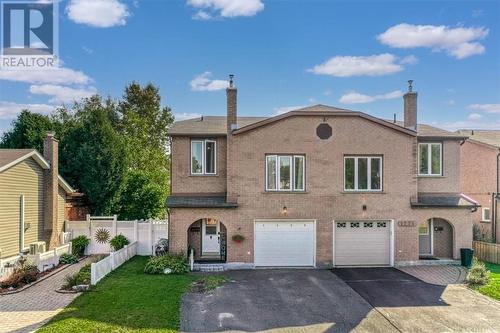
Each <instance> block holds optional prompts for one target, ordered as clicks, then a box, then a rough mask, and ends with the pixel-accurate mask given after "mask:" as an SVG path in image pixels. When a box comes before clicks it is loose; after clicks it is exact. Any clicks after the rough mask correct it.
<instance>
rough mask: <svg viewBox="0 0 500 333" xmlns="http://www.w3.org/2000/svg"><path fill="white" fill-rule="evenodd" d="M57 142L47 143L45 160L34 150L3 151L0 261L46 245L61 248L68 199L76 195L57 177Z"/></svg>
mask: <svg viewBox="0 0 500 333" xmlns="http://www.w3.org/2000/svg"><path fill="white" fill-rule="evenodd" d="M57 149H58V142H57V140H56V139H55V138H54V136H53V134H48V135H47V138H46V139H45V141H44V156H42V155H40V154H39V153H38V152H37V151H36V150H34V149H0V259H5V258H9V257H15V256H17V255H18V254H19V253H21V252H26V251H28V250H29V245H30V244H31V243H34V242H39V241H45V242H46V247H47V249H50V248H53V247H55V246H57V245H58V244H59V236H60V232H61V229H62V227H63V225H64V205H65V201H66V195H67V194H68V193H72V192H74V190H73V189H72V188H71V186H69V185H68V183H66V182H65V181H64V179H63V178H61V176H59V175H58V151H57Z"/></svg>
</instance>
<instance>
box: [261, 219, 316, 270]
mask: <svg viewBox="0 0 500 333" xmlns="http://www.w3.org/2000/svg"><path fill="white" fill-rule="evenodd" d="M314 230H315V228H314V221H311V220H301V221H297V220H292V221H286V220H258V221H255V266H314V251H315V245H314V243H315V237H314Z"/></svg>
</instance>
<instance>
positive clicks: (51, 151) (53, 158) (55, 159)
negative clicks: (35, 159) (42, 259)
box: [43, 132, 62, 249]
mask: <svg viewBox="0 0 500 333" xmlns="http://www.w3.org/2000/svg"><path fill="white" fill-rule="evenodd" d="M58 149H59V141H57V140H56V138H55V137H54V133H53V132H48V133H47V136H46V137H45V139H44V141H43V157H44V158H45V159H46V160H47V161H48V162H49V164H50V169H48V170H45V207H44V208H45V209H44V221H45V223H44V229H45V240H46V242H47V246H48V248H49V249H52V248H54V247H56V246H58V245H59V231H60V230H59V229H60V228H61V227H62V226H59V225H58V222H57V196H58V190H59V179H58V176H59V152H58Z"/></svg>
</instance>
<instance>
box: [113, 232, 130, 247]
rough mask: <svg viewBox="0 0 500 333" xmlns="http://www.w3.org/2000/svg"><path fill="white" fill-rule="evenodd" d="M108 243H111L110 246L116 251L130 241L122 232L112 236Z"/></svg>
mask: <svg viewBox="0 0 500 333" xmlns="http://www.w3.org/2000/svg"><path fill="white" fill-rule="evenodd" d="M109 244H111V246H112V247H113V249H114V250H115V251H118V250H120V249H123V247H124V246H125V245H128V244H130V242H129V240H128V239H127V237H125V236H123V235H122V234H119V235H116V236H115V237H113V238H112V239H111V241H110V242H109Z"/></svg>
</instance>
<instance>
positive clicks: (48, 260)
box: [0, 243, 71, 279]
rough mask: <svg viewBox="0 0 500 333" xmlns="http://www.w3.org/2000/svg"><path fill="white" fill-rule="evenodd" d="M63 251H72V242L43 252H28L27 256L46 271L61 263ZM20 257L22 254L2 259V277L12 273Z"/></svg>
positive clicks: (32, 262)
mask: <svg viewBox="0 0 500 333" xmlns="http://www.w3.org/2000/svg"><path fill="white" fill-rule="evenodd" d="M63 253H71V243H66V244H63V245H61V246H59V247H56V248H54V249H52V250H49V251H46V252H43V253H37V254H28V255H27V256H26V258H27V262H29V263H31V264H33V265H36V266H37V267H38V269H39V270H40V272H45V271H46V270H49V269H51V268H53V267H55V266H57V265H58V264H59V258H60V257H61V254H63ZM20 259H21V256H20V255H17V256H13V257H10V258H5V259H0V279H2V278H7V277H8V276H9V275H11V274H12V273H13V272H14V268H15V267H16V265H17V263H18V261H19V260H20Z"/></svg>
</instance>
